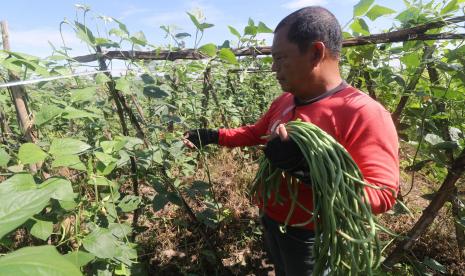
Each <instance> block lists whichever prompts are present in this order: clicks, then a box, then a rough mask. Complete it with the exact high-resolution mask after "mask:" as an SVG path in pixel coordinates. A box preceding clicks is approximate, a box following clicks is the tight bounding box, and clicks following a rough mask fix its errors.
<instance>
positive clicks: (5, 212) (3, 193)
mask: <svg viewBox="0 0 465 276" xmlns="http://www.w3.org/2000/svg"><path fill="white" fill-rule="evenodd" d="M31 178H32V176H30V175H29V174H18V175H14V176H13V177H11V178H9V179H7V180H6V181H4V182H3V183H1V184H0V202H1V203H2V204H0V238H2V237H3V236H4V235H6V234H7V233H9V232H10V231H12V230H14V229H16V227H18V226H20V225H22V224H23V223H24V222H25V221H26V220H28V219H29V218H30V217H32V216H33V215H35V214H37V213H38V212H40V211H41V210H42V209H43V208H44V207H45V206H46V205H47V204H48V202H49V200H50V198H51V197H60V194H59V193H62V192H60V190H61V189H66V187H60V184H63V183H61V182H60V181H49V182H48V183H45V182H44V183H45V185H39V186H37V185H35V184H34V180H33V179H31ZM59 189H60V190H59ZM8 191H9V192H8ZM61 191H62V190H61ZM62 194H63V193H62Z"/></svg>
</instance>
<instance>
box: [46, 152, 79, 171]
mask: <svg viewBox="0 0 465 276" xmlns="http://www.w3.org/2000/svg"><path fill="white" fill-rule="evenodd" d="M57 167H67V168H71V169H75V170H79V171H85V170H86V166H85V165H84V164H83V163H82V162H81V160H80V159H79V156H77V155H59V156H57V157H55V160H53V162H52V168H57Z"/></svg>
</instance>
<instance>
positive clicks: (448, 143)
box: [433, 141, 459, 150]
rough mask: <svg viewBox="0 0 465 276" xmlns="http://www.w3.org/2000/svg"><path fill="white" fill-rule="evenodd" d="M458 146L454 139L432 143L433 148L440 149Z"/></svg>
mask: <svg viewBox="0 0 465 276" xmlns="http://www.w3.org/2000/svg"><path fill="white" fill-rule="evenodd" d="M458 147H459V144H458V143H457V142H455V141H444V142H439V143H437V144H434V145H433V148H435V149H440V150H449V149H452V150H453V149H456V148H458Z"/></svg>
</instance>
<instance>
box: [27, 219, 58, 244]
mask: <svg viewBox="0 0 465 276" xmlns="http://www.w3.org/2000/svg"><path fill="white" fill-rule="evenodd" d="M52 232H53V223H52V222H51V221H45V220H36V222H35V223H34V225H33V226H32V228H31V235H33V236H34V237H36V238H39V239H41V240H43V241H45V240H47V239H48V237H50V235H51V234H52Z"/></svg>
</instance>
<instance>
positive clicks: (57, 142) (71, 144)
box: [49, 138, 91, 156]
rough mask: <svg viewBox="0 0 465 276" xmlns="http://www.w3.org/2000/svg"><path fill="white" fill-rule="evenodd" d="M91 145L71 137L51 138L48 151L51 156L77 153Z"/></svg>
mask: <svg viewBox="0 0 465 276" xmlns="http://www.w3.org/2000/svg"><path fill="white" fill-rule="evenodd" d="M90 148H91V147H90V146H89V145H88V144H86V143H84V142H82V141H79V140H77V139H73V138H58V139H53V140H52V145H50V150H49V153H50V154H52V155H53V156H62V155H72V154H79V153H81V152H83V151H86V150H88V149H90Z"/></svg>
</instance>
